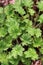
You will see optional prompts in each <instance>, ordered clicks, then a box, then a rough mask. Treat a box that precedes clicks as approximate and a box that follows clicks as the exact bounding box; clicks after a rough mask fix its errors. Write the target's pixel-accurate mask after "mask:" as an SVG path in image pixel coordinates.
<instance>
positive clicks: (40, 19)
mask: <svg viewBox="0 0 43 65" xmlns="http://www.w3.org/2000/svg"><path fill="white" fill-rule="evenodd" d="M38 21H39V22H40V23H43V14H41V15H40V16H39V19H38Z"/></svg>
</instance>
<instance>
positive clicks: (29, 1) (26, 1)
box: [22, 0, 33, 8]
mask: <svg viewBox="0 0 43 65" xmlns="http://www.w3.org/2000/svg"><path fill="white" fill-rule="evenodd" d="M22 3H23V5H24V6H26V7H29V8H31V7H32V5H33V1H32V0H22Z"/></svg>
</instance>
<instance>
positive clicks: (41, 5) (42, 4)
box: [37, 1, 43, 11]
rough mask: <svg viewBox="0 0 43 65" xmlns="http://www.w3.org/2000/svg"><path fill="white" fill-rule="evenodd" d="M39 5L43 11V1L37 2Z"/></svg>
mask: <svg viewBox="0 0 43 65" xmlns="http://www.w3.org/2000/svg"><path fill="white" fill-rule="evenodd" d="M37 4H38V5H37V7H38V8H39V10H40V11H43V1H39V2H37Z"/></svg>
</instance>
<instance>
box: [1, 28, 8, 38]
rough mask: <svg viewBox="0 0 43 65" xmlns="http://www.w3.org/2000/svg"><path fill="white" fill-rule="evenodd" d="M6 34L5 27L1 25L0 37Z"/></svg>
mask: <svg viewBox="0 0 43 65" xmlns="http://www.w3.org/2000/svg"><path fill="white" fill-rule="evenodd" d="M6 34H7V28H6V27H1V28H0V37H4V36H5V35H6Z"/></svg>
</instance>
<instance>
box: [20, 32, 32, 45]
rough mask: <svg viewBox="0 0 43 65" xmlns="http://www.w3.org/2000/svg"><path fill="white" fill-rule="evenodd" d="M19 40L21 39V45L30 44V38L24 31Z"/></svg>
mask: <svg viewBox="0 0 43 65" xmlns="http://www.w3.org/2000/svg"><path fill="white" fill-rule="evenodd" d="M21 40H22V41H23V42H22V45H23V46H24V45H28V44H31V41H32V38H31V36H30V35H29V34H27V33H24V34H23V35H22V37H21Z"/></svg>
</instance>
